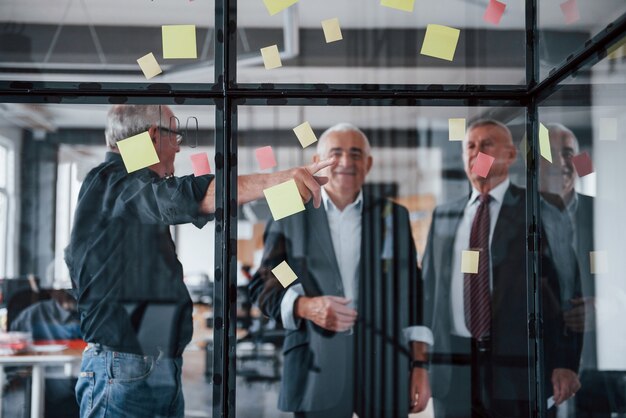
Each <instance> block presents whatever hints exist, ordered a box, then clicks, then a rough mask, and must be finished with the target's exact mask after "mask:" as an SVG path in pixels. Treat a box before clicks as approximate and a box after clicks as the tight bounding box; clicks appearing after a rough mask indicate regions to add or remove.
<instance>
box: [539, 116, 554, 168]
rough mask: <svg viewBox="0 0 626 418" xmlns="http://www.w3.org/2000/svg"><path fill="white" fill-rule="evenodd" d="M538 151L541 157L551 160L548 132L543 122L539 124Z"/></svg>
mask: <svg viewBox="0 0 626 418" xmlns="http://www.w3.org/2000/svg"><path fill="white" fill-rule="evenodd" d="M539 153H540V154H541V156H542V157H543V158H545V159H546V160H548V161H550V162H552V150H551V149H550V132H549V131H548V128H546V127H545V126H544V124H543V123H540V124H539Z"/></svg>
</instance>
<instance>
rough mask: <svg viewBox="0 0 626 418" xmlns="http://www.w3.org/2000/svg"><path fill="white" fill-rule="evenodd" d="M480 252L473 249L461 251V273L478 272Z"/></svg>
mask: <svg viewBox="0 0 626 418" xmlns="http://www.w3.org/2000/svg"><path fill="white" fill-rule="evenodd" d="M479 258H480V253H479V252H478V251H473V250H463V251H462V252H461V273H471V274H478V259H479Z"/></svg>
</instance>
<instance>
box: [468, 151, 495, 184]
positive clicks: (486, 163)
mask: <svg viewBox="0 0 626 418" xmlns="http://www.w3.org/2000/svg"><path fill="white" fill-rule="evenodd" d="M494 161H495V158H493V157H492V156H491V155H487V154H484V153H482V152H479V153H478V157H476V160H474V166H473V167H472V173H476V174H478V175H479V176H481V177H485V178H487V175H488V174H489V170H490V169H491V165H492V164H493V162H494Z"/></svg>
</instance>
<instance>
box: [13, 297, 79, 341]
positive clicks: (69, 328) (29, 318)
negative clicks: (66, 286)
mask: <svg viewBox="0 0 626 418" xmlns="http://www.w3.org/2000/svg"><path fill="white" fill-rule="evenodd" d="M11 331H26V332H30V333H31V334H32V336H33V340H35V341H38V340H73V339H77V338H82V336H81V334H80V327H79V319H78V312H76V301H75V300H74V298H72V296H70V295H69V294H67V293H66V291H65V290H60V289H59V290H52V291H51V299H48V300H42V301H39V302H37V303H34V304H33V305H31V306H29V307H28V308H26V309H24V310H23V311H22V312H20V314H19V315H18V316H17V318H15V319H14V320H13V322H11Z"/></svg>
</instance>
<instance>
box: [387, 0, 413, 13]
mask: <svg viewBox="0 0 626 418" xmlns="http://www.w3.org/2000/svg"><path fill="white" fill-rule="evenodd" d="M380 5H381V6H385V7H389V8H391V9H397V10H402V11H404V12H412V11H413V7H414V6H415V0H380Z"/></svg>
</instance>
